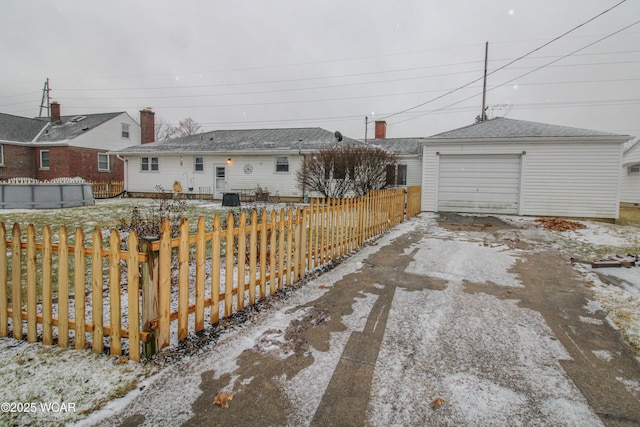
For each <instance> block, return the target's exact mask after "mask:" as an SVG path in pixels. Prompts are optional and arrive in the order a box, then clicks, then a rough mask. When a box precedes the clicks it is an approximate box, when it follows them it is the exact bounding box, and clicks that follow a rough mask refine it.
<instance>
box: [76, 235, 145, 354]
mask: <svg viewBox="0 0 640 427" xmlns="http://www.w3.org/2000/svg"><path fill="white" fill-rule="evenodd" d="M76 245H77V243H76ZM133 249H134V250H135V248H133ZM121 306H122V304H121V294H120V235H119V234H118V231H117V230H111V235H110V236H109V312H110V316H109V327H110V332H111V333H110V340H109V354H111V355H113V356H120V355H121V354H122V333H121V328H122V312H121ZM83 335H84V334H83Z"/></svg>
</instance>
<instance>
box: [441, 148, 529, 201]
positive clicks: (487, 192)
mask: <svg viewBox="0 0 640 427" xmlns="http://www.w3.org/2000/svg"><path fill="white" fill-rule="evenodd" d="M519 197H520V156H519V155H513V154H476V155H467V154H450V155H442V156H440V164H439V168H438V210H439V211H443V212H493V213H505V214H517V213H518V203H519Z"/></svg>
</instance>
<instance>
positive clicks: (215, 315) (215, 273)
mask: <svg viewBox="0 0 640 427" xmlns="http://www.w3.org/2000/svg"><path fill="white" fill-rule="evenodd" d="M221 245H222V236H221V232H220V218H219V217H218V215H216V216H215V217H214V218H213V237H212V239H211V258H212V259H213V260H218V261H217V262H213V263H212V267H211V315H210V319H211V320H210V321H211V324H214V323H218V321H219V320H220V261H219V260H220V247H221Z"/></svg>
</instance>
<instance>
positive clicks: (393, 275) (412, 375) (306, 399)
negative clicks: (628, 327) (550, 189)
mask: <svg viewBox="0 0 640 427" xmlns="http://www.w3.org/2000/svg"><path fill="white" fill-rule="evenodd" d="M220 392H230V393H233V400H231V401H230V402H229V407H228V408H223V407H221V406H218V405H214V404H213V400H214V397H215V396H216V395H217V394H218V393H220ZM639 398H640V368H639V365H638V362H637V360H636V358H635V357H634V355H633V353H632V351H631V349H630V347H629V346H628V345H627V344H625V343H624V342H623V340H622V339H621V334H620V332H619V331H618V330H615V329H613V328H612V327H611V326H609V323H608V322H607V321H606V319H605V312H604V310H603V309H602V307H600V306H599V305H598V304H597V303H595V302H594V298H593V296H592V291H591V290H590V288H589V284H588V283H587V281H586V280H585V279H584V278H583V277H582V276H580V275H578V274H577V273H576V271H575V270H574V269H573V267H572V266H571V265H570V264H569V260H568V259H567V257H566V256H564V254H562V253H560V252H558V251H557V250H556V249H555V246H554V245H553V244H552V236H551V235H550V233H549V232H547V231H545V230H541V229H539V228H537V227H535V226H533V225H531V226H527V227H524V228H522V227H520V226H519V225H518V224H516V223H514V222H508V223H506V222H502V221H500V220H498V219H496V218H493V217H488V218H479V217H465V216H457V215H448V216H446V217H443V218H440V217H439V216H437V215H433V214H423V215H421V216H420V217H419V218H415V219H413V220H411V221H408V222H406V223H404V224H401V225H400V226H399V227H397V228H396V229H394V231H392V232H391V233H389V234H387V235H385V236H384V237H383V238H381V239H380V240H378V241H377V242H376V243H375V244H374V245H371V246H368V247H366V248H365V249H364V250H362V251H360V252H359V253H357V254H355V255H353V256H352V257H350V258H349V259H347V260H346V261H345V262H343V263H342V264H341V265H339V266H337V267H336V268H335V269H333V270H331V271H329V272H327V273H325V274H323V275H321V276H319V277H318V278H316V279H315V280H313V281H310V282H309V283H307V284H306V285H305V286H304V287H303V288H300V289H299V290H298V291H296V292H295V293H294V294H293V295H292V296H291V297H290V298H289V299H287V300H286V301H284V302H280V303H278V304H276V305H275V306H274V307H273V308H272V309H270V310H268V311H265V312H262V313H260V314H259V315H257V316H255V318H254V319H253V321H252V322H251V323H250V324H248V325H245V326H243V327H242V328H239V329H238V330H236V331H234V332H232V333H227V334H225V335H223V337H222V338H221V340H220V341H219V342H218V343H217V344H216V345H215V346H213V347H212V348H211V349H210V350H209V351H206V352H201V353H199V354H196V355H194V356H192V357H188V358H184V359H182V360H181V361H180V362H178V363H177V364H175V365H174V366H172V367H171V368H169V369H165V370H164V371H162V372H161V373H160V374H158V375H157V376H156V377H154V378H153V379H151V380H149V381H148V382H147V383H146V384H145V385H144V386H143V387H141V390H137V391H135V392H134V393H132V394H130V395H129V396H128V397H127V398H125V399H122V400H120V401H116V402H112V403H111V404H110V405H108V406H107V407H106V408H105V409H104V410H103V411H101V412H100V413H98V414H95V415H94V416H92V417H90V418H89V419H88V420H86V421H85V422H84V423H83V424H87V425H88V424H97V425H122V426H129V425H131V426H133V425H149V426H156V425H194V426H195V425H224V426H233V425H318V426H321V425H322V426H325V425H372V426H378V425H379V426H389V425H451V426H454V425H455V426H465V425H468V426H477V425H496V426H502V425H504V426H513V425H550V426H551V425H552V426H561V425H567V426H590V425H603V424H604V425H638V424H640V400H639Z"/></svg>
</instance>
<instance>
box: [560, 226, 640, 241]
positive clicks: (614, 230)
mask: <svg viewBox="0 0 640 427" xmlns="http://www.w3.org/2000/svg"><path fill="white" fill-rule="evenodd" d="M578 222H580V223H581V224H583V225H585V226H586V227H587V228H583V229H580V230H574V231H569V232H566V236H567V237H569V238H571V239H575V240H577V241H580V242H584V243H589V244H592V245H598V246H618V247H625V246H629V245H637V244H638V243H639V241H638V238H639V237H640V236H639V235H638V234H637V232H636V233H635V234H636V236H635V239H633V240H631V239H630V238H629V236H628V235H626V233H625V231H626V230H627V228H626V227H621V226H619V225H615V224H607V223H600V222H594V221H578Z"/></svg>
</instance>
